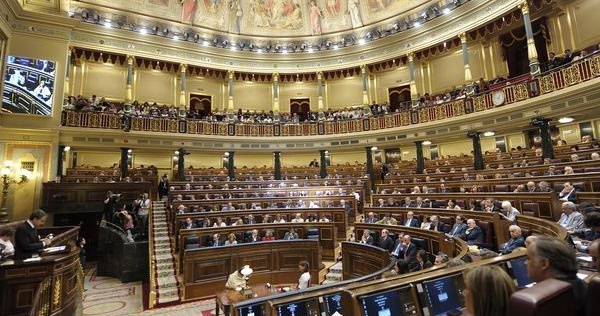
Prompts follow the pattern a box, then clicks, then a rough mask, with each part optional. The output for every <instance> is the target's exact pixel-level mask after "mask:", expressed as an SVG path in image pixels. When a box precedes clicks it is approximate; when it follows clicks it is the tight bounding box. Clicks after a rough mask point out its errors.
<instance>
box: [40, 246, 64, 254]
mask: <svg viewBox="0 0 600 316" xmlns="http://www.w3.org/2000/svg"><path fill="white" fill-rule="evenodd" d="M65 249H67V246H57V247H48V248H44V252H48V253H52V252H58V251H63V250H65Z"/></svg>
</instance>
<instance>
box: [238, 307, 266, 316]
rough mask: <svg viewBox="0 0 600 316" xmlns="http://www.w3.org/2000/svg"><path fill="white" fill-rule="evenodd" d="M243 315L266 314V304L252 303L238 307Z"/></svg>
mask: <svg viewBox="0 0 600 316" xmlns="http://www.w3.org/2000/svg"><path fill="white" fill-rule="evenodd" d="M238 314H240V315H241V316H265V307H264V304H257V305H250V306H244V307H240V308H238Z"/></svg>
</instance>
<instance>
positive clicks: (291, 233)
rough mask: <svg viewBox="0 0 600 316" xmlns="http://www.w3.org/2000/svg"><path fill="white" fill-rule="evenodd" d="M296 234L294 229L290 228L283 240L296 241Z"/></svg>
mask: <svg viewBox="0 0 600 316" xmlns="http://www.w3.org/2000/svg"><path fill="white" fill-rule="evenodd" d="M298 238H299V237H298V233H297V232H296V230H295V229H294V227H290V230H289V231H288V232H286V233H285V235H283V240H294V239H298Z"/></svg>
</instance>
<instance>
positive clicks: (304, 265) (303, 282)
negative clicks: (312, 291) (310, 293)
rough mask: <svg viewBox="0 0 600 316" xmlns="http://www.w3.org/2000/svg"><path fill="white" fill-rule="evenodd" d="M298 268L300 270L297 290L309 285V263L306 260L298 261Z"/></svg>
mask: <svg viewBox="0 0 600 316" xmlns="http://www.w3.org/2000/svg"><path fill="white" fill-rule="evenodd" d="M298 270H300V272H302V274H301V275H300V278H299V279H298V290H302V289H306V288H309V287H310V265H309V264H308V261H300V263H299V264H298Z"/></svg>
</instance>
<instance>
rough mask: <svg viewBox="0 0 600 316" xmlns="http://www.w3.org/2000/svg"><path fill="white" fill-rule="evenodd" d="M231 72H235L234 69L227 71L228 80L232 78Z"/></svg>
mask: <svg viewBox="0 0 600 316" xmlns="http://www.w3.org/2000/svg"><path fill="white" fill-rule="evenodd" d="M233 74H235V71H233V70H228V71H227V76H228V77H229V79H230V80H232V79H233Z"/></svg>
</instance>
